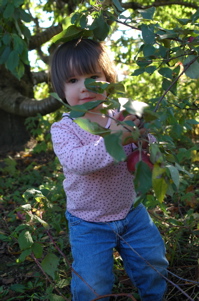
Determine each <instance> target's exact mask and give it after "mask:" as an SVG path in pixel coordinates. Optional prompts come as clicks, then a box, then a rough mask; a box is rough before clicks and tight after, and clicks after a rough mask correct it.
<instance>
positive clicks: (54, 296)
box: [49, 294, 66, 301]
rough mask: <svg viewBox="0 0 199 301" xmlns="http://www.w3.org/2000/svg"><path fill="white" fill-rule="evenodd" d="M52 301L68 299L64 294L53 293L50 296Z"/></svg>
mask: <svg viewBox="0 0 199 301" xmlns="http://www.w3.org/2000/svg"><path fill="white" fill-rule="evenodd" d="M49 297H50V299H49V300H50V301H65V300H66V299H65V298H63V297H62V296H59V295H56V294H51V295H50V296H49Z"/></svg>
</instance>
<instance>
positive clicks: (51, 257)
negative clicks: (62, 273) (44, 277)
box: [41, 253, 59, 279]
mask: <svg viewBox="0 0 199 301" xmlns="http://www.w3.org/2000/svg"><path fill="white" fill-rule="evenodd" d="M58 264H59V258H58V257H57V256H56V255H55V254H52V253H49V254H47V255H46V257H45V258H44V259H43V261H42V263H41V266H42V268H43V269H44V271H45V272H46V273H47V274H48V275H49V276H51V277H52V278H53V279H55V272H56V270H57V266H58Z"/></svg>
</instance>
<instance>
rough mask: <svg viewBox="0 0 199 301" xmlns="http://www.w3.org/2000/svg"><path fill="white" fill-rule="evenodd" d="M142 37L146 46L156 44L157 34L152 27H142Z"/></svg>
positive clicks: (144, 25)
mask: <svg viewBox="0 0 199 301" xmlns="http://www.w3.org/2000/svg"><path fill="white" fill-rule="evenodd" d="M141 31H142V37H143V39H144V42H145V43H146V44H154V43H155V34H154V28H153V26H152V25H146V24H142V25H141Z"/></svg>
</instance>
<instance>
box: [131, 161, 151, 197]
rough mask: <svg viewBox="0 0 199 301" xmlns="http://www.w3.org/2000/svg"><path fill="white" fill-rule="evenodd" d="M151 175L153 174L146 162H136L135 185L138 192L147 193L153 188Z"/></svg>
mask: <svg viewBox="0 0 199 301" xmlns="http://www.w3.org/2000/svg"><path fill="white" fill-rule="evenodd" d="M151 175H152V172H151V169H150V167H149V166H148V165H147V164H146V163H145V162H143V161H139V162H138V163H137V164H136V170H135V178H134V185H135V190H136V191H137V192H138V193H141V194H145V193H147V192H148V191H149V189H151V187H152V180H151Z"/></svg>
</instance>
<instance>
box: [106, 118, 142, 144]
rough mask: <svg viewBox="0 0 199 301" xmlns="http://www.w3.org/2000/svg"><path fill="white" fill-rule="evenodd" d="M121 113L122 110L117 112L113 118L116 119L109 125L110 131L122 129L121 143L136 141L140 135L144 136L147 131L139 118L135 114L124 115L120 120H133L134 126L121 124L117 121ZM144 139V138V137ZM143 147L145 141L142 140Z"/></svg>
mask: <svg viewBox="0 0 199 301" xmlns="http://www.w3.org/2000/svg"><path fill="white" fill-rule="evenodd" d="M121 114H122V112H120V113H118V114H117V115H116V116H114V118H115V119H116V120H112V122H111V125H110V130H111V132H113V133H114V132H119V131H122V145H127V144H130V143H135V144H137V143H138V140H140V138H141V137H146V135H147V131H146V129H145V128H144V127H143V126H144V124H143V122H142V121H141V120H140V118H139V117H137V116H136V115H128V116H127V117H125V118H124V119H123V120H122V121H133V123H134V124H135V126H129V125H126V124H125V125H121V124H119V123H117V120H120V121H121ZM144 140H145V139H144ZM143 144H144V145H143V148H145V147H146V146H147V144H148V143H147V141H143Z"/></svg>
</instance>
